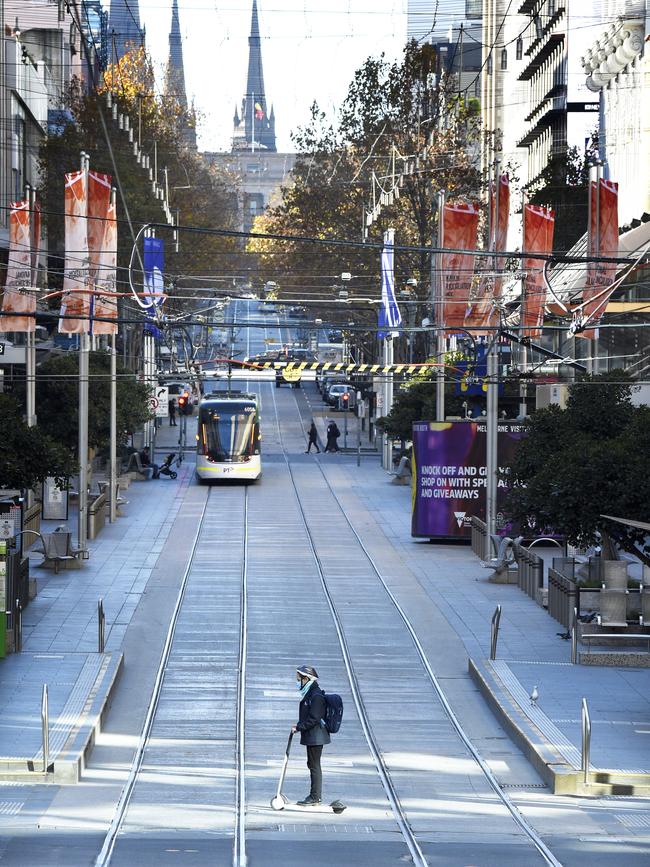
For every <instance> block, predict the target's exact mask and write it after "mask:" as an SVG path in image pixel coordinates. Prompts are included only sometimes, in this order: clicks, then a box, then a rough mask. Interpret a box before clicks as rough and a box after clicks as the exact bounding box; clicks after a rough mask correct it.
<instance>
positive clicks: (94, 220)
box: [59, 171, 114, 334]
mask: <svg viewBox="0 0 650 867" xmlns="http://www.w3.org/2000/svg"><path fill="white" fill-rule="evenodd" d="M110 200H111V177H110V175H104V174H100V173H99V172H88V173H87V175H86V174H85V173H84V172H82V171H79V172H72V173H70V174H67V175H66V176H65V266H64V267H65V271H64V277H63V290H64V294H63V299H62V303H61V319H60V320H59V331H61V332H63V333H65V334H88V333H91V332H92V333H101V334H106V333H109V334H110V333H113V328H114V326H113V325H111V324H110V323H108V331H103V330H99V331H98V329H97V328H96V327H94V323H93V321H92V316H93V313H94V311H95V298H94V295H93V290H94V289H95V284H96V281H97V279H98V275H99V274H100V271H101V269H102V268H103V256H104V244H105V236H106V227H107V225H108V215H109V206H110ZM113 219H114V218H113ZM109 258H110V257H109ZM100 283H101V278H100ZM113 283H114V276H113ZM104 301H105V299H104V298H102V301H101V302H100V304H101V305H103V304H104Z"/></svg>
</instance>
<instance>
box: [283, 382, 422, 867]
mask: <svg viewBox="0 0 650 867" xmlns="http://www.w3.org/2000/svg"><path fill="white" fill-rule="evenodd" d="M271 395H272V397H273V407H274V409H275V417H276V423H277V427H278V435H279V440H280V445H281V447H282V454H283V456H284V460H285V463H286V465H287V469H288V471H289V477H290V479H291V484H292V486H293V491H294V495H295V498H296V502H297V504H298V509H299V511H300V516H301V518H302V522H303V525H304V527H305V532H306V534H307V539H308V541H309V547H310V549H311V552H312V555H313V557H314V562H315V563H316V568H317V570H318V575H319V578H320V582H321V586H322V588H323V593H324V595H325V600H326V602H327V605H328V608H329V610H330V614H331V615H332V620H333V622H334V628H335V629H336V634H337V637H338V640H339V644H340V646H341V653H342V655H343V662H344V665H345V670H346V672H347V675H348V680H349V682H350V688H351V692H352V698H353V700H354V705H355V707H356V710H357V714H358V717H359V722H360V723H361V728H362V730H363V734H364V736H365V738H366V742H367V744H368V747H369V749H370V752H371V754H372V757H373V760H374V762H375V766H376V768H377V773H378V774H379V777H380V779H381V782H382V785H383V787H384V791H385V792H386V797H387V798H388V802H389V804H390V806H391V810H392V812H393V816H394V818H395V821H396V822H397V825H398V827H399V829H400V832H401V834H402V836H403V838H404V840H405V842H406V845H407V847H408V850H409V853H410V855H411V858H412V860H413V864H414V865H415V867H428V864H429V862H428V861H427V859H426V857H425V855H424V852H423V851H422V849H421V848H420V844H419V843H418V841H417V839H416V836H415V832H414V831H413V829H412V828H411V826H410V824H409V821H408V818H407V816H406V812H405V810H404V808H403V807H402V804H401V802H400V800H399V796H398V795H397V792H396V790H395V786H394V784H393V781H392V779H391V776H390V772H389V770H388V767H387V766H386V763H385V761H384V759H383V756H382V754H381V750H380V748H379V746H378V744H377V741H376V740H375V736H374V734H373V731H372V727H371V725H370V720H369V719H368V714H367V711H366V708H365V705H364V703H363V699H362V697H361V688H360V687H359V682H358V680H357V676H356V673H355V670H354V666H353V664H352V658H351V654H350V649H349V647H348V643H347V640H346V637H345V633H344V631H343V625H342V623H341V618H340V616H339V613H338V610H337V608H336V605H335V604H334V600H333V599H332V595H331V593H330V590H329V587H328V584H327V580H326V578H325V574H324V571H323V566H322V563H321V561H320V558H319V556H318V553H317V551H316V547H315V545H314V540H313V538H312V535H311V532H310V530H309V524H308V522H307V517H306V515H305V512H304V509H303V506H302V503H301V501H300V495H299V493H298V487H297V485H296V481H295V479H294V475H293V470H292V469H291V464H290V462H289V458H288V455H287V451H286V449H285V447H284V441H283V437H282V430H281V428H280V418H279V414H278V407H277V401H276V399H275V387H273V388H272V390H271ZM296 405H297V404H296Z"/></svg>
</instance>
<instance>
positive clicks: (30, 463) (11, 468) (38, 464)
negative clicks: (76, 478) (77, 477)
mask: <svg viewBox="0 0 650 867" xmlns="http://www.w3.org/2000/svg"><path fill="white" fill-rule="evenodd" d="M74 470H75V467H74V461H73V459H72V455H71V454H70V452H69V451H68V450H67V449H66V448H65V447H64V446H63V445H61V444H60V443H58V442H55V441H54V439H53V438H51V437H49V436H48V435H47V433H45V431H44V430H43V428H42V427H40V426H39V427H27V425H26V424H25V422H24V420H23V417H22V412H21V409H20V406H19V404H18V403H17V402H16V400H14V399H13V398H12V397H9V396H8V395H5V394H0V487H3V488H10V489H14V490H19V491H22V490H26V489H30V488H33V487H34V486H35V485H36V484H37V483H38V482H42V481H43V479H45V478H46V477H48V476H53V477H54V478H55V479H56V480H57V482H58V483H59V484H63V482H64V481H65V479H66V478H67V477H68V476H71V475H72V474H73V473H74Z"/></svg>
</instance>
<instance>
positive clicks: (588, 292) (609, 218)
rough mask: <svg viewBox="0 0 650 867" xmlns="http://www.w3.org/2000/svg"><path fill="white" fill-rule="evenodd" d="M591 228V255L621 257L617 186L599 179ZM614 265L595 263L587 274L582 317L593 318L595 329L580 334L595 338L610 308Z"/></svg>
mask: <svg viewBox="0 0 650 867" xmlns="http://www.w3.org/2000/svg"><path fill="white" fill-rule="evenodd" d="M589 195H590V199H591V202H590V213H591V221H590V222H591V225H590V226H589V246H588V249H589V255H590V256H612V257H616V256H618V184H615V183H614V182H613V181H605V180H602V179H601V180H600V181H599V183H598V188H597V187H596V184H595V183H594V182H593V181H592V182H591V183H590V184H589ZM616 269H617V265H616V263H615V262H592V263H591V264H590V265H589V268H588V271H587V284H586V286H585V288H584V291H583V293H582V300H583V301H584V302H585V306H584V308H583V315H584V316H589V317H593V319H592V321H591V323H590V324H591V325H592V326H593V327H592V328H589V329H587V330H585V331H583V332H581V333H580V334H579V336H580V337H586V338H595V337H597V336H598V333H597V326H598V323H599V322H600V319H601V316H602V313H603V311H604V309H605V307H606V306H607V302H608V301H609V297H610V295H611V294H612V293H611V292H607V291H604V290H606V288H607V286H609V285H610V283H612V282H613V280H614V279H615V277H616Z"/></svg>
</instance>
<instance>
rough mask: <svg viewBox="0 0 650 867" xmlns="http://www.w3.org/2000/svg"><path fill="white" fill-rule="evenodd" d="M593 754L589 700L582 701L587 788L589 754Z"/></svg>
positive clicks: (584, 772)
mask: <svg viewBox="0 0 650 867" xmlns="http://www.w3.org/2000/svg"><path fill="white" fill-rule="evenodd" d="M590 752H591V718H590V716H589V705H588V704H587V699H586V698H583V699H582V768H581V770H582V773H583V780H584V784H585V786H588V785H589V754H590Z"/></svg>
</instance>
